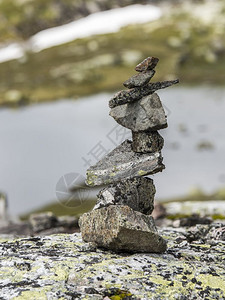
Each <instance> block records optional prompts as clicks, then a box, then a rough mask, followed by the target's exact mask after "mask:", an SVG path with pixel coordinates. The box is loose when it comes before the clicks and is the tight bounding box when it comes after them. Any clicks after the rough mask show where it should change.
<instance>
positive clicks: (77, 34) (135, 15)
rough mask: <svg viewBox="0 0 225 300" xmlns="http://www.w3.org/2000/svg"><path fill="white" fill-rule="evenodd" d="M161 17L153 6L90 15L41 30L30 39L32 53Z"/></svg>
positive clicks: (132, 7) (159, 11) (137, 6)
mask: <svg viewBox="0 0 225 300" xmlns="http://www.w3.org/2000/svg"><path fill="white" fill-rule="evenodd" d="M160 17H161V9H160V8H158V7H156V6H153V5H140V4H137V5H130V6H127V7H124V8H115V9H111V10H108V11H104V12H97V13H94V14H91V15H89V16H87V17H85V18H82V19H80V20H78V21H74V22H71V23H69V24H66V25H62V26H59V27H55V28H50V29H46V30H43V31H41V32H39V33H37V34H36V35H34V36H33V37H32V38H31V43H32V48H33V50H34V51H41V50H43V49H46V48H50V47H53V46H56V45H61V44H64V43H68V42H70V41H73V40H75V39H77V38H84V37H88V36H91V35H95V34H104V33H111V32H117V31H118V30H119V29H120V28H121V27H123V26H126V25H129V24H137V23H146V22H149V21H153V20H156V19H158V18H160Z"/></svg>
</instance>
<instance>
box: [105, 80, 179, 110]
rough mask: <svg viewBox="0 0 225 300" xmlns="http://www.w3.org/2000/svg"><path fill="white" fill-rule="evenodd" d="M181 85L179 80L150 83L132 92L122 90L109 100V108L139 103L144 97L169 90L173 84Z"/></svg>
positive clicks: (133, 89)
mask: <svg viewBox="0 0 225 300" xmlns="http://www.w3.org/2000/svg"><path fill="white" fill-rule="evenodd" d="M176 83H179V80H178V79H176V80H170V81H162V82H154V83H148V84H146V85H144V86H142V87H138V88H132V89H130V90H122V91H120V92H118V93H116V94H115V96H114V97H113V98H112V99H111V100H109V107H110V108H113V107H116V106H117V105H122V104H126V103H130V102H134V101H137V100H139V99H141V98H142V97H144V96H147V95H150V94H153V93H154V92H155V91H157V90H159V89H164V88H167V87H169V86H171V85H173V84H176Z"/></svg>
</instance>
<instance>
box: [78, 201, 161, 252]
mask: <svg viewBox="0 0 225 300" xmlns="http://www.w3.org/2000/svg"><path fill="white" fill-rule="evenodd" d="M79 225H80V229H81V234H82V238H83V240H84V241H85V242H93V243H95V244H96V245H97V246H98V247H103V248H106V249H110V250H113V251H116V252H118V251H127V252H150V253H151V252H154V253H162V252H165V251H166V242H165V241H164V240H163V238H161V237H160V236H159V235H158V232H157V229H156V227H155V223H154V219H153V218H152V217H151V216H149V215H144V214H142V213H140V212H137V211H134V210H133V209H131V208H130V207H128V206H122V205H111V206H108V207H103V208H100V209H96V210H92V211H91V212H88V213H85V214H83V215H82V216H81V217H80V220H79Z"/></svg>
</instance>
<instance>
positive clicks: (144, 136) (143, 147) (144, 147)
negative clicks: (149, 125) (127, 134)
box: [132, 131, 164, 153]
mask: <svg viewBox="0 0 225 300" xmlns="http://www.w3.org/2000/svg"><path fill="white" fill-rule="evenodd" d="M132 137H133V144H132V149H133V151H135V152H140V153H148V152H149V153H152V152H157V151H160V150H161V149H162V148H163V145H164V139H163V137H162V136H161V135H160V134H159V133H158V131H141V132H134V131H133V132H132Z"/></svg>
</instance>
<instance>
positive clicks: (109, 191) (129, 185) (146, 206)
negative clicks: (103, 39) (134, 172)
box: [94, 177, 156, 215]
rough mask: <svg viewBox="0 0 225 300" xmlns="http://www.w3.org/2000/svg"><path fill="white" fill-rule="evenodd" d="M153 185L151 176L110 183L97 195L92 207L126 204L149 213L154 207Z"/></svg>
mask: <svg viewBox="0 0 225 300" xmlns="http://www.w3.org/2000/svg"><path fill="white" fill-rule="evenodd" d="M155 192H156V190H155V185H154V183H153V180H152V179H151V178H147V177H135V178H132V179H125V180H121V181H119V182H117V183H115V184H110V185H109V186H108V187H106V188H104V189H102V190H101V191H100V192H99V193H98V195H97V203H96V205H95V207H94V209H99V208H102V207H107V206H109V205H127V206H129V207H131V208H132V209H133V210H135V211H139V212H141V213H143V214H149V215H150V214H151V213H152V211H153V209H154V196H155Z"/></svg>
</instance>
